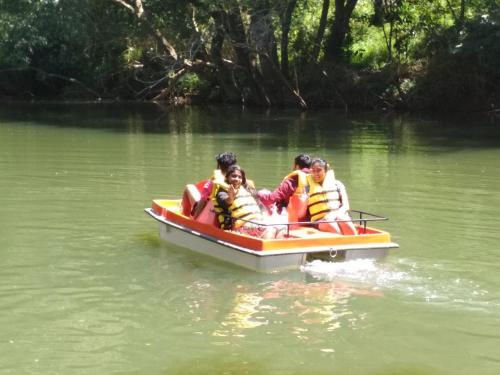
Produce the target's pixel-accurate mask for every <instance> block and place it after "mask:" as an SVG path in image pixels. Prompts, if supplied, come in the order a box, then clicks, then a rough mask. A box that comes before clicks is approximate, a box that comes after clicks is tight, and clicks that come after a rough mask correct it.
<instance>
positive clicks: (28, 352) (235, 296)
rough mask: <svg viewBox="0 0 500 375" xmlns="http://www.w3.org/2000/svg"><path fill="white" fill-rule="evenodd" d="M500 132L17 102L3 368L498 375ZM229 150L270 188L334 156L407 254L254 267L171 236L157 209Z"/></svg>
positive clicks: (8, 196) (352, 192)
mask: <svg viewBox="0 0 500 375" xmlns="http://www.w3.org/2000/svg"><path fill="white" fill-rule="evenodd" d="M497 125H498V123H495V120H491V119H490V118H482V117H475V118H472V119H466V118H460V119H456V118H455V119H453V118H451V119H450V118H447V119H436V118H423V117H420V118H419V117H409V116H393V117H390V116H387V117H380V116H375V115H373V114H363V115H356V116H354V115H349V116H346V115H344V114H340V115H339V114H336V113H332V112H323V113H321V112H317V113H302V114H298V113H296V112H293V111H283V112H282V111H268V112H265V111H256V110H241V109H235V108H207V109H198V108H183V109H178V108H164V107H160V106H157V105H135V104H130V105H126V106H123V105H117V104H106V105H99V106H95V105H91V104H63V105H61V104H47V103H39V104H34V105H26V104H11V105H7V106H5V105H0V176H1V179H0V207H1V208H0V238H1V243H0V253H1V255H2V264H3V268H2V271H0V302H1V303H0V311H1V314H0V330H1V331H0V333H1V337H2V338H3V340H0V351H1V352H2V354H3V355H2V358H1V359H0V372H5V373H43V374H44V373H146V374H164V373H168V374H172V373H174V374H175V373H179V374H189V373H193V374H196V373H226V374H240V373H252V374H309V373H311V374H315V375H316V374H331V373H338V374H345V373H349V374H355V375H356V374H391V373H394V374H395V373H404V374H424V373H425V374H426V375H428V374H430V375H435V374H436V375H437V374H439V375H442V374H448V373H449V374H453V375H470V374H478V375H479V374H480V375H490V374H491V375H493V374H495V375H496V373H497V372H498V371H497V370H498V362H499V361H500V357H499V356H498V350H496V348H497V347H498V345H497V344H498V342H499V340H500V316H499V313H498V311H499V307H500V276H499V275H500V273H499V272H498V266H497V263H496V262H495V260H496V259H497V257H498V254H497V253H498V251H497V250H498V230H497V221H498V220H497V219H498V218H497V216H498V207H500V193H499V190H498V186H500V164H499V163H498V160H499V157H500V151H499V146H500V137H499V132H500V127H498V126H497ZM222 150H232V151H234V152H236V153H237V155H238V159H239V163H241V164H242V165H243V166H244V168H245V169H246V171H247V175H248V176H249V177H250V178H252V179H253V180H254V181H256V183H257V185H258V187H268V188H273V187H274V186H276V185H277V184H278V183H279V182H280V181H281V179H282V178H283V176H284V175H286V174H287V172H288V171H289V169H290V165H291V161H292V160H293V157H294V156H295V155H296V154H297V153H299V152H308V153H311V154H313V155H320V156H322V157H324V158H325V159H327V160H329V161H330V162H332V164H333V166H334V168H335V171H336V175H337V176H338V177H339V179H340V180H342V181H343V182H344V183H345V184H346V186H347V188H348V192H349V197H350V201H351V205H352V207H353V208H354V209H362V210H365V211H368V212H375V213H380V214H383V215H385V216H388V217H389V218H390V220H389V221H388V222H384V223H382V224H380V226H381V228H382V229H387V230H388V231H389V232H390V233H391V234H392V236H393V240H394V241H395V242H398V243H399V244H400V246H401V247H400V249H399V250H398V251H397V252H394V253H393V254H392V255H390V256H389V257H388V258H387V260H386V261H385V262H381V263H374V262H370V261H354V262H348V263H343V264H340V263H339V264H330V263H324V262H313V263H310V264H308V265H306V266H305V267H304V268H303V269H302V270H301V271H295V272H289V273H280V274H256V273H253V272H249V271H246V270H242V269H239V268H237V267H234V266H232V265H228V264H225V263H223V262H220V261H217V260H213V259H211V258H209V257H203V256H199V255H196V254H193V253H191V252H188V251H186V250H185V249H182V248H178V247H175V246H172V245H170V244H167V243H164V242H160V241H159V239H158V233H157V226H156V224H155V223H154V222H152V221H151V220H150V219H149V218H148V217H147V216H146V215H144V213H143V208H144V207H145V206H147V205H149V204H150V201H151V199H152V198H156V197H171V198H173V197H178V195H179V193H180V192H181V191H182V189H183V187H184V185H185V184H186V183H188V182H193V181H197V180H199V179H202V178H205V177H206V176H208V175H210V173H211V170H212V169H213V168H214V166H215V165H214V164H215V163H214V159H213V158H214V155H216V154H217V153H219V152H220V151H222ZM450 343H453V345H450Z"/></svg>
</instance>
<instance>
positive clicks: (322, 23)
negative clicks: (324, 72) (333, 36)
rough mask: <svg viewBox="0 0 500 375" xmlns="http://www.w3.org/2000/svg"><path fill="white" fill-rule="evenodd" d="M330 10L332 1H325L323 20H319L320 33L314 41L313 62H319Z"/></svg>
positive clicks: (322, 11)
mask: <svg viewBox="0 0 500 375" xmlns="http://www.w3.org/2000/svg"><path fill="white" fill-rule="evenodd" d="M329 9H330V0H323V9H322V10H321V18H320V20H319V26H318V32H317V34H316V38H315V40H314V47H313V50H312V52H311V60H312V61H313V62H316V61H318V56H319V51H320V49H321V43H322V41H323V37H324V36H325V29H326V21H327V20H328V10H329Z"/></svg>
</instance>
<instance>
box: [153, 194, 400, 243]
mask: <svg viewBox="0 0 500 375" xmlns="http://www.w3.org/2000/svg"><path fill="white" fill-rule="evenodd" d="M179 203H180V201H179V200H154V201H153V204H152V209H153V211H154V212H155V213H156V214H157V215H158V216H161V217H163V218H164V219H166V220H168V221H170V222H172V223H174V224H177V225H180V226H182V227H185V228H188V229H191V230H193V231H197V232H200V233H202V234H204V235H206V236H210V237H213V238H216V239H218V240H221V241H226V242H229V243H231V244H233V245H236V246H240V247H243V248H246V249H249V250H253V251H269V250H273V251H277V250H290V249H297V248H303V249H308V248H318V247H329V246H339V245H366V244H384V243H390V242H391V237H390V234H389V233H388V232H385V231H382V230H379V229H375V228H371V227H366V228H365V227H362V226H359V225H356V226H357V228H358V232H359V233H360V234H358V235H356V236H354V235H338V234H334V233H328V232H321V231H319V230H317V229H315V228H311V227H305V226H304V227H300V228H298V229H294V230H290V232H289V237H287V238H283V239H267V240H265V239H261V238H255V237H251V236H248V235H245V234H241V233H235V232H231V231H225V230H222V229H220V228H217V227H215V226H212V225H209V224H203V223H200V222H197V221H195V220H193V219H192V218H190V217H187V216H185V215H182V213H181V209H180V204H179Z"/></svg>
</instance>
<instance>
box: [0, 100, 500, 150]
mask: <svg viewBox="0 0 500 375" xmlns="http://www.w3.org/2000/svg"><path fill="white" fill-rule="evenodd" d="M0 116H1V117H2V118H3V119H4V120H7V121H11V122H12V123H27V122H29V123H36V124H37V125H46V126H57V127H78V128H87V129H99V130H104V131H112V132H125V133H144V134H177V135H180V134H216V135H220V136H224V137H225V138H224V139H227V140H230V139H234V140H237V141H241V142H248V138H247V135H248V136H250V137H251V138H252V139H256V138H259V137H260V136H263V135H265V137H262V139H260V140H259V142H260V143H259V144H260V146H262V147H266V148H288V149H305V150H309V149H316V150H318V149H328V148H331V149H336V150H338V149H345V150H350V151H363V150H367V149H377V150H381V149H382V150H385V151H386V152H388V153H392V152H405V151H408V150H411V151H412V152H414V151H419V150H420V149H425V150H426V151H428V150H429V149H430V148H432V149H433V152H448V151H454V150H456V149H461V148H466V147H499V146H500V126H498V125H499V122H500V121H499V120H498V118H493V117H488V116H486V115H482V116H479V115H467V116H465V115H461V116H460V117H456V116H447V117H443V118H439V119H436V117H435V116H433V117H432V118H431V117H428V116H425V115H411V116H410V115H382V114H377V113H356V114H345V113H343V112H335V111H331V110H330V111H326V110H324V111H315V112H303V113H300V112H297V111H295V110H263V109H247V108H239V107H226V106H217V107H214V106H206V107H203V108H201V107H181V108H176V107H168V106H162V105H158V104H154V103H9V104H8V105H5V104H2V105H0ZM228 137H229V138H228Z"/></svg>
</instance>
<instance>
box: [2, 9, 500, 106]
mask: <svg viewBox="0 0 500 375" xmlns="http://www.w3.org/2000/svg"><path fill="white" fill-rule="evenodd" d="M131 3H133V2H131ZM288 4H289V0H258V1H255V0H188V1H178V0H147V1H144V4H143V5H144V9H145V10H146V13H147V15H148V22H149V26H150V27H149V28H148V25H147V24H146V22H139V21H138V19H137V17H136V16H135V15H134V14H133V12H131V11H130V9H127V8H125V7H123V6H122V5H120V4H118V3H117V2H115V1H113V0H106V1H102V0H17V1H11V0H0V70H1V71H3V72H4V73H1V72H0V86H1V87H4V88H5V87H7V86H9V87H12V88H15V87H16V86H17V85H19V86H20V87H21V86H23V85H22V84H21V83H20V82H22V80H23V79H24V81H25V83H26V85H25V86H26V88H24V89H20V91H22V90H26V91H30V92H32V93H33V95H35V96H52V97H57V96H64V95H66V96H67V95H68V94H69V93H70V91H71V90H74V89H75V87H76V86H75V85H74V84H71V83H70V82H69V80H68V79H66V80H64V79H59V78H57V77H58V76H61V77H66V78H74V79H76V80H78V81H79V82H80V83H81V85H80V86H79V87H81V86H86V87H87V88H89V90H86V92H90V91H91V90H94V91H97V92H99V94H100V95H102V96H103V97H113V98H114V97H121V98H133V97H139V98H141V97H144V95H143V94H144V93H149V92H150V91H151V92H152V93H151V95H150V97H152V96H154V92H153V91H154V90H153V89H151V88H156V89H157V90H156V93H158V92H160V91H161V89H163V88H165V87H167V86H166V85H167V84H168V82H166V80H165V81H164V82H165V84H166V85H164V86H158V87H156V86H155V85H156V83H155V82H162V80H163V79H164V78H165V77H168V76H169V75H172V76H174V74H175V73H176V72H178V71H179V69H180V68H181V65H182V62H183V61H185V59H186V60H189V61H201V60H203V61H204V62H205V63H207V65H206V66H205V68H200V67H199V66H197V67H196V69H195V68H193V69H192V70H189V69H188V70H187V71H188V73H187V74H185V75H183V76H181V77H180V78H179V80H178V81H176V82H175V85H174V86H175V87H174V88H173V89H172V88H171V87H170V89H172V90H173V91H172V95H174V96H182V95H187V96H192V95H196V96H204V97H211V98H213V97H217V98H221V100H235V101H236V100H241V98H242V97H244V98H250V96H251V95H254V94H255V92H258V90H255V89H252V78H251V76H250V75H249V73H248V69H255V72H256V73H257V74H256V77H257V79H258V77H259V75H258V73H260V74H262V73H263V72H262V70H260V71H259V68H260V65H261V64H262V59H263V57H262V56H259V54H258V51H257V49H256V45H255V44H256V43H255V40H253V39H252V36H251V35H250V33H249V32H248V30H249V27H250V20H251V19H252V16H254V15H255V14H256V12H258V11H262V10H263V9H264V10H265V11H268V12H267V14H269V15H270V18H269V19H266V22H269V23H270V26H271V29H272V30H273V31H274V40H275V41H276V44H277V49H278V56H280V51H279V48H280V43H279V41H280V38H281V35H282V29H281V27H282V19H283V17H284V14H285V10H286V8H287V5H288ZM374 4H375V6H374ZM462 5H463V6H464V7H463V8H462ZM322 6H323V0H298V1H297V3H296V7H295V10H294V13H293V16H292V19H291V28H290V32H289V45H288V58H289V71H290V76H293V77H292V78H291V79H290V82H289V87H291V86H293V87H295V85H297V84H298V86H299V87H298V88H299V89H300V90H299V91H301V93H302V94H303V95H304V96H305V97H307V98H309V99H308V100H310V101H312V102H313V103H311V104H314V103H321V104H324V105H330V104H331V103H336V104H338V103H342V104H341V105H346V104H353V105H361V106H363V105H366V106H369V107H372V106H376V102H377V100H380V101H382V102H383V103H384V106H385V105H394V106H398V105H400V104H404V105H405V106H409V107H413V108H417V107H418V108H428V107H440V108H449V109H451V108H453V107H463V105H464V103H466V104H467V105H469V106H470V107H474V108H477V107H478V106H479V105H482V103H486V102H488V103H490V102H491V103H498V97H499V96H500V95H499V93H498V91H499V86H500V78H499V77H500V72H499V69H500V52H499V49H500V47H499V46H500V31H499V24H500V20H499V15H498V14H499V8H500V7H499V6H498V0H467V1H462V0H359V1H358V3H357V5H356V8H355V10H354V13H353V16H352V17H351V20H350V23H349V26H350V32H349V34H348V35H347V45H346V49H345V51H346V57H347V60H346V61H345V63H344V64H343V66H342V67H335V66H331V65H332V64H331V63H326V62H324V61H322V59H323V57H324V52H325V51H324V44H321V46H322V48H321V50H320V54H319V59H320V61H319V62H315V61H314V62H313V61H312V59H311V55H312V54H313V47H314V43H315V40H316V37H317V35H318V27H319V22H320V17H321V11H322ZM335 11H336V10H335V1H333V0H331V1H330V9H329V13H328V20H327V25H326V30H325V32H326V34H325V35H324V37H323V41H322V42H323V43H324V41H325V40H326V39H327V38H328V36H329V35H328V33H329V31H330V30H331V27H330V26H331V24H332V22H333V19H334V17H335ZM217 12H226V14H229V13H231V12H240V14H241V16H242V22H243V28H244V30H243V32H244V34H245V35H244V40H245V42H243V43H244V44H245V45H244V46H243V47H244V49H245V53H247V54H248V56H249V61H250V63H249V65H248V66H246V67H245V66H243V65H244V64H241V65H238V64H240V59H241V55H238V51H237V48H236V47H242V45H241V42H240V45H239V46H238V45H237V44H235V42H234V40H232V39H231V38H232V37H234V35H232V36H231V32H230V30H229V26H228V23H227V22H226V23H224V24H219V23H218V22H220V18H217V17H215V14H217ZM233 14H234V13H233ZM151 28H153V29H157V30H159V31H160V32H161V33H163V35H164V36H166V37H167V39H168V41H169V42H170V43H171V44H172V45H173V46H174V47H175V50H176V52H177V54H178V55H179V59H178V60H177V61H176V62H173V61H172V59H171V58H170V57H169V56H168V55H167V54H166V53H165V52H164V50H162V48H161V45H160V43H159V42H158V39H157V38H155V36H154V33H153V32H152V31H151ZM218 30H219V31H220V30H224V41H223V44H222V47H221V49H220V51H221V53H222V58H223V59H224V61H225V62H226V63H227V66H226V68H227V67H229V66H230V67H231V68H227V69H226V70H222V71H223V72H224V74H225V75H226V76H227V77H226V80H224V79H221V71H217V70H216V69H215V68H214V67H215V66H216V65H215V59H214V58H213V56H211V55H210V53H211V48H212V47H213V46H212V40H213V38H214V35H216V32H217V31H218ZM239 53H240V54H241V53H242V52H241V50H240V51H239ZM278 63H279V61H278ZM208 66H210V68H208ZM219 68H220V67H219ZM279 68H280V67H279V64H278V66H277V67H275V69H276V72H278V71H279ZM14 70H15V71H25V72H26V73H23V74H24V76H23V75H22V74H21V75H18V76H16V77H15V79H14V78H13V77H12V76H11V75H9V74H10V73H5V72H10V71H14ZM44 72H45V73H44ZM277 74H278V73H275V75H277ZM9 80H10V82H9ZM271 80H275V81H276V82H280V79H277V78H275V77H274V78H272V79H271ZM266 83H268V82H266ZM1 87H0V95H2V93H4V92H5V90H4V91H2V88H1ZM9 90H10V91H9V95H10V93H11V92H12V90H11V89H9ZM211 90H213V91H214V92H215V91H217V92H216V94H215V95H214V92H211ZM224 90H226V91H224ZM227 90H233V91H232V92H229V91H227ZM252 90H253V91H252ZM282 90H283V92H289V91H290V89H289V88H287V86H286V85H283V86H282ZM75 95H76V96H78V95H83V94H82V93H81V92H80V93H78V92H77V93H75ZM83 96H84V95H83ZM228 98H229V99H228ZM377 98H378V99H377Z"/></svg>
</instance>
